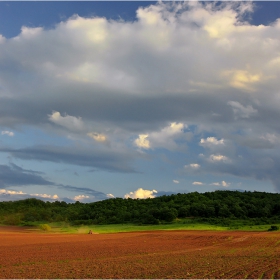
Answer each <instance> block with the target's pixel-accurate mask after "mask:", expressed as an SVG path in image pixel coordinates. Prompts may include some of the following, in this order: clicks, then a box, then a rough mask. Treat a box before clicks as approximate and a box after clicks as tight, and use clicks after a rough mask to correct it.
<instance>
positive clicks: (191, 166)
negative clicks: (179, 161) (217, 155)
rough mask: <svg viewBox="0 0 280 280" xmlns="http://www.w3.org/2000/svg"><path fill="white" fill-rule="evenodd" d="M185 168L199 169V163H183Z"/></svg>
mask: <svg viewBox="0 0 280 280" xmlns="http://www.w3.org/2000/svg"><path fill="white" fill-rule="evenodd" d="M185 168H186V169H194V170H195V169H199V168H200V164H198V163H191V164H189V165H185Z"/></svg>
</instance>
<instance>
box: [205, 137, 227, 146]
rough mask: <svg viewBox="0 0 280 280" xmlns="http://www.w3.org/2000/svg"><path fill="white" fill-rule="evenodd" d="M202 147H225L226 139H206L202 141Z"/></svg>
mask: <svg viewBox="0 0 280 280" xmlns="http://www.w3.org/2000/svg"><path fill="white" fill-rule="evenodd" d="M200 144H201V145H205V146H211V145H224V139H220V140H218V139H217V138H216V137H207V138H206V139H203V138H202V139H201V140H200Z"/></svg>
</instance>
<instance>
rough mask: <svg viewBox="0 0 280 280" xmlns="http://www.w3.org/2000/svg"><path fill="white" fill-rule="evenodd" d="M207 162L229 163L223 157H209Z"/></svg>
mask: <svg viewBox="0 0 280 280" xmlns="http://www.w3.org/2000/svg"><path fill="white" fill-rule="evenodd" d="M209 160H210V161H212V162H230V159H229V158H228V157H226V156H224V155H219V154H218V155H210V157H209Z"/></svg>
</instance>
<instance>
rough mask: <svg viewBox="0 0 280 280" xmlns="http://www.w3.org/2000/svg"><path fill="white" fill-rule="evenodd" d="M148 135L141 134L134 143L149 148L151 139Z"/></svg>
mask: <svg viewBox="0 0 280 280" xmlns="http://www.w3.org/2000/svg"><path fill="white" fill-rule="evenodd" d="M148 137H149V135H148V134H139V137H138V138H137V139H135V141H134V143H135V144H136V146H137V147H139V148H144V149H149V148H150V141H149V140H148V139H147V138H148Z"/></svg>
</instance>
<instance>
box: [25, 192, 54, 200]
mask: <svg viewBox="0 0 280 280" xmlns="http://www.w3.org/2000/svg"><path fill="white" fill-rule="evenodd" d="M30 195H31V196H36V197H42V198H51V199H59V197H58V195H57V194H54V195H50V194H45V193H44V194H40V193H32V194H30Z"/></svg>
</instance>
